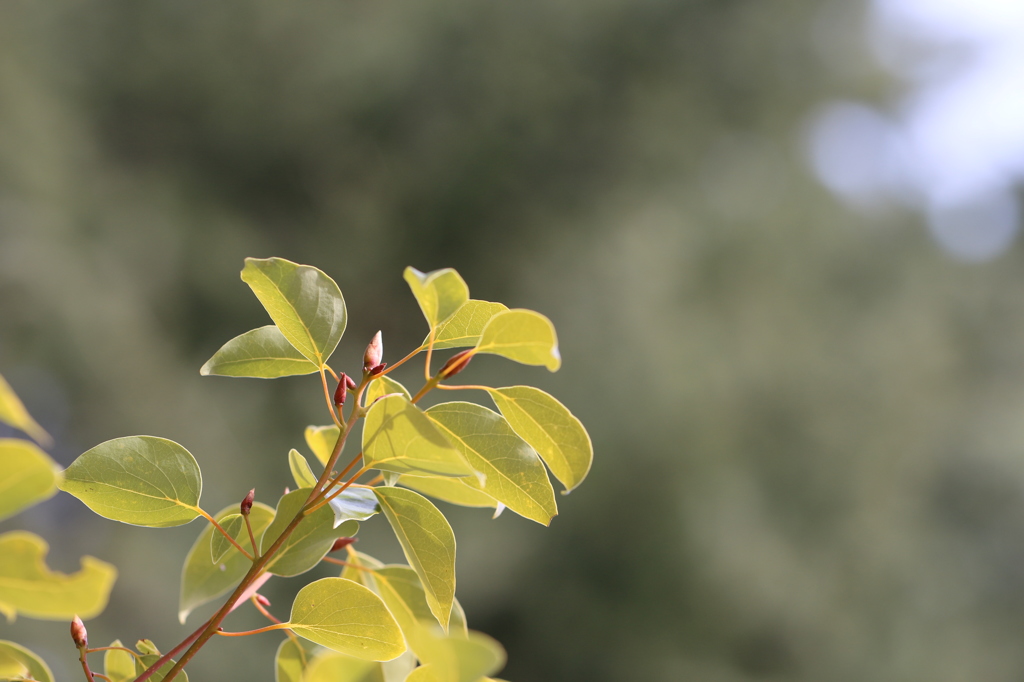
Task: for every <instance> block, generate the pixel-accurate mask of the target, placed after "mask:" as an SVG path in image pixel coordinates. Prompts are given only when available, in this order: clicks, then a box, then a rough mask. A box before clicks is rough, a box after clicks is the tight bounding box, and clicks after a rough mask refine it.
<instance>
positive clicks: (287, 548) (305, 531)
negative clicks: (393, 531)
mask: <svg viewBox="0 0 1024 682" xmlns="http://www.w3.org/2000/svg"><path fill="white" fill-rule="evenodd" d="M309 493H310V489H309V488H300V489H299V490H293V491H292V492H290V493H288V494H287V495H285V496H284V497H282V498H281V500H280V501H279V502H278V503H277V513H276V515H275V517H274V521H273V523H271V524H270V527H269V528H267V531H266V532H265V533H264V534H263V541H262V542H261V547H260V553H261V554H266V553H267V550H268V549H269V548H270V547H271V546H272V545H273V544H274V543H275V542H276V541H277V539H278V538H279V537H280V536H281V534H282V533H283V532H284V531H285V529H286V528H287V527H288V525H289V524H290V523H291V522H292V519H294V518H295V515H296V514H298V513H299V510H300V509H302V507H303V505H304V504H305V503H306V500H307V499H308V498H309ZM358 530H359V524H358V523H356V522H355V521H346V522H345V523H343V524H341V525H340V526H338V527H337V528H335V526H334V512H333V511H332V510H331V508H330V506H329V505H324V506H323V507H320V508H319V509H317V510H316V511H315V512H313V513H312V514H309V515H308V516H306V518H304V519H302V521H301V522H300V523H299V525H298V527H297V528H296V529H295V530H294V531H292V533H291V535H289V536H288V538H287V539H286V540H285V541H284V543H283V544H282V545H281V546H280V548H279V549H278V550H277V552H275V553H274V557H273V558H272V559H271V560H270V562H269V563H268V564H267V570H268V571H269V572H271V573H273V574H274V575H280V576H293V575H299V574H300V573H305V572H306V571H308V570H309V569H311V568H313V567H314V566H316V565H317V564H318V563H320V560H321V559H323V558H324V557H325V556H327V552H329V551H330V549H331V545H333V544H334V541H335V540H337V539H338V538H342V537H351V536H353V535H355V534H356V532H357V531H358ZM314 641H315V640H314Z"/></svg>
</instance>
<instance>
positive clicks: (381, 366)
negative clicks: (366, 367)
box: [370, 362, 388, 377]
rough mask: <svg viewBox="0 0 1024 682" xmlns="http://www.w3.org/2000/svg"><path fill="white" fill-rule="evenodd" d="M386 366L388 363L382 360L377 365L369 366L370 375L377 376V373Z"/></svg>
mask: <svg viewBox="0 0 1024 682" xmlns="http://www.w3.org/2000/svg"><path fill="white" fill-rule="evenodd" d="M387 366H388V363H386V362H382V363H380V364H379V365H377V366H376V367H373V368H371V369H370V376H372V377H375V376H377V375H378V374H380V373H381V372H383V371H384V368H385V367H387Z"/></svg>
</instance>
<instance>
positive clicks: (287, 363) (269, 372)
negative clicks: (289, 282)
mask: <svg viewBox="0 0 1024 682" xmlns="http://www.w3.org/2000/svg"><path fill="white" fill-rule="evenodd" d="M319 369H320V367H319V365H317V364H315V363H313V362H310V361H309V360H308V359H307V358H306V357H305V356H304V355H303V354H302V353H300V352H299V351H297V350H296V349H295V346H293V345H292V344H291V343H289V342H288V339H286V338H285V337H284V334H282V333H281V330H280V329H278V328H277V325H274V324H268V325H267V326H266V327H260V328H259V329H253V330H252V331H248V332H246V333H244V334H241V335H239V336H236V337H235V338H233V339H231V340H230V341H228V342H227V343H225V344H224V345H223V346H221V348H220V350H219V351H217V352H216V353H214V354H213V357H212V358H210V359H209V360H207V361H206V364H205V365H203V366H202V368H200V370H199V373H200V374H202V375H203V376H222V377H253V378H256V379H276V378H277V377H288V376H296V375H299V374H312V373H313V372H316V371H317V370H319Z"/></svg>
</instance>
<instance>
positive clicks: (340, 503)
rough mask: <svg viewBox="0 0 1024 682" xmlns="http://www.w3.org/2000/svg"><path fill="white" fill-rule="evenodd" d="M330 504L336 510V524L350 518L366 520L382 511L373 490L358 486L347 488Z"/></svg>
mask: <svg viewBox="0 0 1024 682" xmlns="http://www.w3.org/2000/svg"><path fill="white" fill-rule="evenodd" d="M335 489H336V488H332V490H335ZM328 504H329V505H331V509H332V510H333V511H334V525H335V526H338V525H340V524H341V523H344V522H345V521H349V520H352V521H365V520H366V519H368V518H370V517H371V516H373V515H374V514H376V513H377V512H379V511H380V508H379V507H378V505H377V497H376V496H375V495H374V494H373V490H371V489H370V488H363V487H357V486H350V487H348V488H345V490H343V491H342V492H341V493H339V494H338V496H337V497H335V498H334V499H333V500H331V501H330V502H328Z"/></svg>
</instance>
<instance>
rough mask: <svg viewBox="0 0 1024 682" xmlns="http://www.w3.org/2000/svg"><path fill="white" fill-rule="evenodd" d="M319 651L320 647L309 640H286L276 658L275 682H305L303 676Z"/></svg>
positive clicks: (290, 638)
mask: <svg viewBox="0 0 1024 682" xmlns="http://www.w3.org/2000/svg"><path fill="white" fill-rule="evenodd" d="M318 649H320V647H319V646H318V645H316V644H314V643H313V642H310V641H309V640H308V639H297V638H294V637H288V638H287V639H285V640H284V641H283V642H281V646H279V647H277V655H276V656H274V682H303V674H304V673H305V671H306V668H307V667H309V664H310V663H312V661H313V658H314V657H315V652H316V651H317V650H318ZM320 650H321V651H323V649H320Z"/></svg>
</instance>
